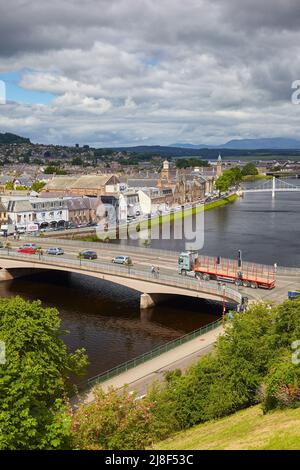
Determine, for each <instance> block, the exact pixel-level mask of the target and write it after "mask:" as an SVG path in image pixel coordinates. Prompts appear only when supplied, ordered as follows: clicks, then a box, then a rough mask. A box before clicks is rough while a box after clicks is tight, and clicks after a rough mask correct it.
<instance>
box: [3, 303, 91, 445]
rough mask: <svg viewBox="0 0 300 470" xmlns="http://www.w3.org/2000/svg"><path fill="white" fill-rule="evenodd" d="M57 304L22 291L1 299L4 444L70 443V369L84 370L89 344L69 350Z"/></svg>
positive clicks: (72, 370)
mask: <svg viewBox="0 0 300 470" xmlns="http://www.w3.org/2000/svg"><path fill="white" fill-rule="evenodd" d="M60 335H61V331H60V320H59V317H58V312H57V310H56V309H54V308H49V307H48V308H43V307H42V305H41V302H40V301H35V302H27V301H25V300H23V299H21V298H20V297H15V298H12V299H0V340H1V341H3V342H4V343H5V349H6V362H5V364H3V365H1V366H0V430H1V432H0V449H51V448H64V447H67V446H68V439H69V427H70V418H69V415H68V414H67V413H66V411H67V409H66V405H65V404H64V401H63V399H64V397H65V395H66V392H67V385H66V384H67V381H68V379H69V377H70V374H73V373H75V374H76V373H78V374H80V373H82V371H83V370H84V368H85V366H86V363H87V360H86V355H85V352H84V350H77V351H76V352H75V353H74V354H69V353H68V350H67V347H66V346H65V344H64V343H63V341H62V340H61V338H60Z"/></svg>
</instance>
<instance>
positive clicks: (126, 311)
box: [0, 180, 300, 377]
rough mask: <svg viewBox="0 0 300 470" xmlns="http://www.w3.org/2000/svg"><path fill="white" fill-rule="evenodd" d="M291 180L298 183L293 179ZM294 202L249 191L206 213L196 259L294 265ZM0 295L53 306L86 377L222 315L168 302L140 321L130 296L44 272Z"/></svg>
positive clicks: (299, 253)
mask: <svg viewBox="0 0 300 470" xmlns="http://www.w3.org/2000/svg"><path fill="white" fill-rule="evenodd" d="M290 182H292V183H293V184H297V183H298V184H299V185H300V180H298V181H297V180H292V181H290ZM299 202H300V193H292V192H290V193H278V194H277V196H276V199H275V200H272V198H271V194H270V193H256V194H247V195H245V197H244V198H240V199H239V200H237V201H236V202H234V203H232V204H228V205H226V206H223V207H220V208H218V209H214V210H212V211H208V212H205V226H204V227H205V231H204V247H203V250H202V253H205V254H208V255H217V254H218V255H220V256H225V257H231V258H232V257H235V256H236V253H237V250H238V249H241V250H242V252H243V257H244V260H249V261H257V262H263V263H268V264H273V263H275V262H277V263H278V265H289V266H300V250H299V243H300V242H299V241H300V222H299V221H300V217H299V215H300V204H299ZM175 223H179V222H177V221H176V222H175ZM122 243H125V242H124V241H123V242H122ZM129 243H130V244H136V243H139V242H133V241H131V242H129ZM151 246H152V247H153V248H164V249H172V250H174V251H178V252H179V251H181V250H182V249H184V248H185V246H184V241H182V240H153V241H152V243H151ZM0 295H1V296H14V295H21V296H22V297H24V298H26V299H30V300H33V299H37V298H38V299H41V300H42V302H43V304H44V305H45V306H55V307H57V309H58V310H59V312H60V317H61V320H62V328H63V329H64V330H67V331H68V332H69V333H68V334H66V335H64V336H63V339H64V341H65V343H66V344H67V345H68V346H69V347H70V350H74V349H76V348H81V347H84V348H86V350H87V352H88V355H89V360H90V365H89V368H88V372H87V377H91V376H94V375H96V374H99V373H101V372H103V371H105V370H107V369H109V368H111V367H114V366H115V365H118V364H120V363H122V362H124V361H126V360H129V359H131V358H133V357H136V356H138V355H140V354H142V353H144V352H146V351H149V350H151V349H153V348H154V347H156V346H158V345H160V344H163V343H165V342H167V341H170V340H171V339H174V338H177V337H179V336H181V335H183V334H185V333H188V332H190V331H192V330H194V329H196V328H199V327H200V326H203V325H205V324H207V323H210V322H212V321H215V320H216V319H217V318H219V317H220V315H221V306H220V305H218V304H214V303H210V302H205V301H199V300H194V299H186V298H184V299H180V298H174V301H173V302H172V303H170V302H168V303H167V304H165V305H160V306H157V307H155V308H154V309H151V310H149V311H148V312H147V313H144V314H143V315H142V316H141V312H140V308H139V295H138V294H137V293H136V292H134V291H131V290H129V289H126V288H122V287H120V286H114V285H112V284H110V283H107V282H105V281H101V280H96V279H92V278H88V277H85V276H80V275H77V274H65V273H45V274H43V275H41V274H39V275H35V276H31V277H26V278H22V279H16V280H13V281H9V282H5V283H0Z"/></svg>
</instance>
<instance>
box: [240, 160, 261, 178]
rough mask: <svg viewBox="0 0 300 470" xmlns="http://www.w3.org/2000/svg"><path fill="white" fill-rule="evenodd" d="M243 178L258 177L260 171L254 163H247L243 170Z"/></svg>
mask: <svg viewBox="0 0 300 470" xmlns="http://www.w3.org/2000/svg"><path fill="white" fill-rule="evenodd" d="M242 175H243V176H250V175H251V176H252V175H258V169H257V168H256V166H255V164H254V163H252V162H249V163H247V164H246V165H245V166H244V167H243V169H242Z"/></svg>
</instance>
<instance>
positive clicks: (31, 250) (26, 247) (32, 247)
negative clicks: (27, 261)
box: [18, 243, 38, 255]
mask: <svg viewBox="0 0 300 470" xmlns="http://www.w3.org/2000/svg"><path fill="white" fill-rule="evenodd" d="M37 249H38V247H37V245H36V244H35V243H23V245H21V246H20V247H19V249H18V252H19V253H27V254H28V255H35V254H36V252H37Z"/></svg>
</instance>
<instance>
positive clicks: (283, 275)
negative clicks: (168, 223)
mask: <svg viewBox="0 0 300 470" xmlns="http://www.w3.org/2000/svg"><path fill="white" fill-rule="evenodd" d="M24 241H25V240H24ZM26 241H28V242H29V241H31V242H33V241H35V242H36V243H37V244H38V245H41V246H42V248H43V250H44V252H45V250H46V249H47V248H48V247H50V246H61V247H62V248H63V249H64V255H63V256H49V255H45V254H43V255H37V254H36V255H26V254H23V253H18V252H17V250H16V247H17V246H18V245H17V243H15V242H12V248H11V249H9V250H6V249H2V250H0V268H2V269H1V270H0V280H8V279H12V278H14V277H20V276H24V275H26V274H29V273H30V274H31V273H32V272H33V271H34V270H57V271H66V272H73V273H79V274H83V275H86V276H92V277H95V278H98V279H102V280H106V281H109V282H113V283H115V284H119V285H122V286H125V287H128V288H130V289H134V290H136V291H138V292H140V293H141V308H142V309H144V308H149V307H150V308H151V307H153V306H154V305H155V304H157V303H159V302H161V301H165V300H167V299H168V297H170V296H173V295H182V296H189V297H196V298H201V299H207V300H212V301H219V302H228V303H233V304H239V303H241V301H242V297H243V296H246V297H248V298H249V299H250V300H264V301H267V302H282V301H283V300H284V299H285V298H286V297H287V292H288V290H292V289H297V288H299V285H300V269H298V268H283V267H279V268H278V269H277V280H276V287H275V289H272V290H265V289H251V288H245V287H238V286H235V285H234V284H226V285H224V287H223V286H220V285H219V284H218V283H217V282H215V281H200V280H198V279H195V278H194V277H189V276H186V277H183V276H180V275H179V274H178V272H177V259H178V253H174V252H170V251H166V250H155V249H151V248H142V247H133V246H126V248H124V247H122V246H119V245H115V244H109V243H97V242H83V241H79V240H62V239H56V240H54V239H51V240H50V239H49V240H48V239H43V240H42V241H41V242H40V241H39V240H38V241H37V239H36V238H31V239H30V238H27V239H26ZM39 242H40V243H39ZM84 249H90V250H93V251H95V252H96V253H97V255H98V259H97V260H83V259H78V253H79V252H80V251H82V250H84ZM118 254H123V255H124V254H126V255H129V256H130V257H131V258H132V261H133V266H132V267H131V266H128V267H126V266H122V265H115V264H112V262H111V260H112V257H114V256H116V255H118ZM152 265H154V266H157V265H159V268H160V274H159V278H157V277H154V276H153V274H151V272H150V268H151V266H152ZM191 274H192V273H191Z"/></svg>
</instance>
